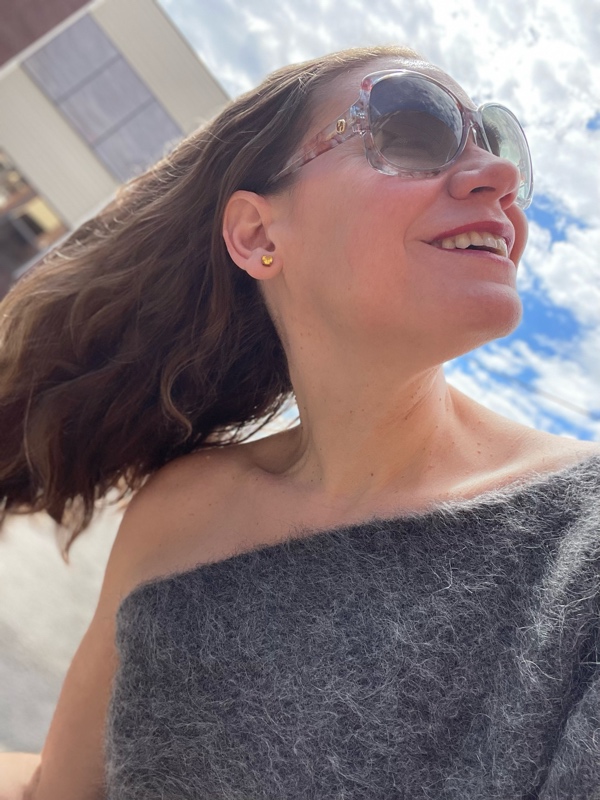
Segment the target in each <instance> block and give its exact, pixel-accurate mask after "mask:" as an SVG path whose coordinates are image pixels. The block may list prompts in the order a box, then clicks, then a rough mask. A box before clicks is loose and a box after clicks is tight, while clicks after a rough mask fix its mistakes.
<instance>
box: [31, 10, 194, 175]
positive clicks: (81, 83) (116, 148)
mask: <svg viewBox="0 0 600 800" xmlns="http://www.w3.org/2000/svg"><path fill="white" fill-rule="evenodd" d="M23 66H24V68H25V69H26V71H27V72H28V73H29V75H30V76H31V77H32V78H33V79H34V80H35V81H36V83H37V84H38V85H39V86H40V88H41V89H42V91H44V93H45V94H46V95H47V97H48V98H49V99H50V100H52V102H53V103H54V104H55V105H56V106H57V107H58V108H59V109H60V111H61V112H62V113H63V114H64V116H65V117H66V118H67V119H68V120H69V122H70V124H71V125H72V126H73V127H74V128H75V129H76V130H77V131H78V133H79V134H80V135H81V136H82V137H83V138H84V139H85V141H86V142H87V143H88V145H89V146H90V147H91V148H92V150H93V151H94V152H95V153H96V155H97V157H98V158H99V159H100V161H102V162H103V164H104V165H105V166H106V167H107V168H108V169H109V170H110V172H111V173H112V174H113V175H114V176H115V177H116V178H117V179H118V180H119V181H122V182H124V181H126V180H128V179H129V178H131V177H132V176H133V175H135V174H137V173H139V172H142V171H143V170H144V169H146V168H147V167H149V166H150V165H151V164H153V163H154V162H155V161H157V160H158V159H159V158H160V157H161V156H162V155H163V154H164V153H165V152H166V150H167V149H168V148H170V147H171V146H172V145H173V144H175V143H176V142H177V141H178V140H179V139H181V137H182V135H183V132H182V131H181V129H180V128H179V126H178V125H177V124H176V123H175V121H174V120H173V118H172V117H171V116H170V115H169V114H168V113H167V112H166V111H165V109H164V108H163V107H162V105H161V104H160V103H159V102H158V100H157V99H156V97H155V96H154V94H153V93H152V92H151V90H150V89H149V88H148V87H147V86H146V84H145V83H144V82H143V81H142V80H141V79H140V77H139V76H138V75H137V73H136V72H135V71H134V70H133V69H132V68H131V66H130V65H129V64H128V63H127V61H126V60H125V58H123V56H122V54H121V53H120V52H119V50H117V48H116V47H115V45H114V44H113V43H112V42H111V40H110V39H109V38H108V36H107V35H106V34H105V33H104V31H103V30H102V29H101V28H100V26H99V25H98V24H97V23H96V22H95V21H94V20H93V19H92V18H91V17H90V16H84V17H82V18H81V19H79V20H77V22H74V23H73V24H72V25H71V26H70V27H69V28H67V29H66V30H65V31H63V32H62V33H60V34H59V35H58V36H56V37H54V39H52V40H51V41H50V42H48V44H46V45H44V47H42V48H40V49H39V50H38V51H36V52H35V53H34V54H33V55H32V56H30V57H29V58H28V59H26V60H25V61H24V62H23Z"/></svg>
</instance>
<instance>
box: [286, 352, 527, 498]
mask: <svg viewBox="0 0 600 800" xmlns="http://www.w3.org/2000/svg"><path fill="white" fill-rule="evenodd" d="M375 373H376V374H377V380H375ZM354 374H355V375H357V374H358V378H356V379H354V378H352V376H351V375H349V373H348V372H345V373H344V374H343V375H340V374H338V375H336V376H328V380H327V381H326V382H325V381H323V382H319V383H317V382H315V383H313V384H312V385H310V386H306V385H303V386H302V387H300V391H299V392H298V391H297V393H296V396H297V401H298V408H299V412H300V422H301V424H300V426H299V427H298V429H297V433H296V436H297V438H296V446H295V452H294V456H293V461H292V464H291V466H290V467H289V468H288V469H287V470H286V476H287V477H289V478H291V479H293V480H294V483H295V484H296V485H298V486H299V487H302V488H305V489H306V490H310V492H311V494H314V495H315V496H318V497H319V498H321V499H322V501H323V502H325V503H327V504H330V505H335V506H337V507H352V506H355V505H357V504H359V503H369V502H372V501H373V500H374V499H377V498H383V497H386V496H389V495H390V494H394V495H395V496H405V497H406V498H410V499H414V498H415V497H426V496H431V494H432V493H433V494H440V493H442V494H443V493H444V491H446V490H448V487H450V486H455V485H456V484H457V483H464V484H468V482H469V480H474V479H475V477H476V476H477V475H478V474H481V472H482V471H484V470H485V469H486V466H487V467H488V468H489V467H490V465H491V462H492V459H495V460H496V461H497V460H498V459H499V458H500V460H501V459H502V458H503V457H504V456H505V455H506V454H507V453H508V452H510V451H513V452H514V448H515V446H516V442H515V431H514V426H511V434H510V435H508V436H507V437H506V442H505V447H504V451H501V452H499V448H498V441H497V439H498V437H493V436H490V433H489V430H490V423H493V424H494V430H495V431H496V432H499V428H501V427H502V424H503V423H501V422H500V423H499V422H498V421H499V420H500V419H501V418H500V417H498V416H497V415H495V414H493V412H490V411H488V410H487V409H485V408H483V406H480V405H479V404H478V403H476V402H475V401H473V400H470V399H469V398H467V397H466V396H465V395H463V394H462V393H461V392H459V391H457V390H456V389H454V388H453V387H451V386H448V384H447V383H446V380H445V376H444V373H443V369H442V368H441V367H436V368H434V369H431V370H429V371H427V372H424V373H421V374H419V375H416V376H413V377H412V378H409V379H406V380H405V381H403V382H399V381H398V380H396V381H394V380H393V379H390V380H389V381H388V382H387V384H385V385H383V384H382V381H381V369H379V368H378V369H377V370H376V369H375V368H373V375H372V376H370V375H369V374H366V373H365V371H362V372H360V373H354ZM334 378H335V379H334ZM370 378H372V380H371V379H370ZM325 383H326V384H327V385H324V384H325ZM484 423H485V424H484ZM484 429H485V430H487V433H486V434H484V433H482V432H481V431H483V430H484ZM506 432H507V434H508V428H507V431H506ZM501 438H502V437H501ZM517 438H518V436H517ZM492 439H495V441H494V442H493V443H492V441H491V440H492Z"/></svg>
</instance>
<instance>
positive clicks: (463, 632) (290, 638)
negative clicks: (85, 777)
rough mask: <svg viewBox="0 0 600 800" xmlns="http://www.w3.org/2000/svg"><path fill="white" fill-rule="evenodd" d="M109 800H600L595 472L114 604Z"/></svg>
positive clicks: (390, 523)
mask: <svg viewBox="0 0 600 800" xmlns="http://www.w3.org/2000/svg"><path fill="white" fill-rule="evenodd" d="M116 641H117V646H118V651H119V655H120V665H119V669H118V671H117V673H116V675H115V679H114V685H113V691H112V697H111V701H110V705H109V711H108V716H107V725H106V732H105V747H106V752H105V756H106V785H107V797H108V799H109V800H159V798H160V800H300V799H301V798H302V800H359V799H360V800H600V456H593V457H592V458H587V459H586V460H585V461H582V462H580V463H578V464H576V465H574V466H571V467H568V468H567V469H563V470H561V471H560V472H554V473H552V474H550V475H537V476H536V477H534V478H533V479H531V478H530V479H529V480H528V481H527V482H521V484H519V485H517V484H513V485H512V486H510V487H507V488H505V489H503V490H498V491H494V492H490V493H487V494H485V495H482V496H480V497H478V498H475V499H473V500H470V501H461V502H456V503H449V504H445V505H441V506H439V507H438V508H436V509H433V510H430V511H428V512H426V513H422V514H418V515H411V516H404V517H397V518H394V519H371V520H369V521H367V522H364V523H362V524H352V525H349V526H343V527H338V528H335V529H328V530H321V531H316V532H315V531H300V530H296V531H294V533H293V535H292V536H291V537H290V538H288V539H286V540H285V541H283V542H280V543H277V544H275V545H269V546H266V547H261V548H260V549H256V550H254V551H252V552H249V553H238V554H236V555H234V556H232V557H230V558H228V559H226V560H224V561H220V562H217V563H212V564H205V565H199V566H196V567H195V568H193V569H191V570H189V571H186V572H184V573H177V574H173V575H168V576H166V577H161V578H158V579H155V580H153V581H150V582H147V583H144V584H142V585H141V586H138V587H136V589H134V591H133V592H132V593H131V594H129V595H128V596H127V597H126V598H125V599H124V600H123V602H122V603H121V606H120V608H119V611H118V614H117V633H116Z"/></svg>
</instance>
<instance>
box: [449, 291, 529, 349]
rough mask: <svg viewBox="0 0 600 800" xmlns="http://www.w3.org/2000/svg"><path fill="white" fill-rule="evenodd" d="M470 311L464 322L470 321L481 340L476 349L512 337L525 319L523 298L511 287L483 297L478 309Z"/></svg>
mask: <svg viewBox="0 0 600 800" xmlns="http://www.w3.org/2000/svg"><path fill="white" fill-rule="evenodd" d="M470 311H471V313H465V316H464V318H463V321H465V322H466V321H467V320H468V321H469V323H470V324H469V328H470V329H471V331H472V333H473V334H474V335H475V337H476V338H477V339H478V340H479V341H478V343H477V344H476V345H475V347H479V346H480V345H482V344H485V343H487V342H491V341H493V340H494V339H501V338H503V337H505V336H508V335H510V334H511V333H513V331H515V330H516V329H517V328H518V327H519V325H520V324H521V320H522V318H523V304H522V302H521V298H520V297H519V295H518V294H517V292H516V291H515V290H514V289H510V288H509V287H503V289H502V290H499V291H494V292H493V293H491V295H486V297H481V298H480V302H478V303H477V305H476V308H475V309H471V310H470Z"/></svg>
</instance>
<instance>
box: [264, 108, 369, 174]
mask: <svg viewBox="0 0 600 800" xmlns="http://www.w3.org/2000/svg"><path fill="white" fill-rule="evenodd" d="M359 132H360V131H359V129H358V127H357V125H356V113H355V109H354V106H352V108H349V109H348V111H347V112H346V113H345V114H344V116H342V117H338V119H336V121H335V122H332V123H331V125H328V126H327V127H326V128H323V130H322V131H319V133H317V134H316V136H314V137H313V138H312V139H311V140H310V141H308V142H307V143H306V144H305V145H304V147H303V148H301V149H300V150H298V151H297V152H296V153H294V155H293V156H292V157H291V158H290V159H289V160H288V162H287V163H286V165H285V166H284V168H283V169H282V170H281V171H280V172H278V173H277V175H276V176H275V177H274V179H273V180H274V181H276V180H279V179H280V178H283V177H285V176H286V175H290V174H291V173H292V172H295V171H296V170H297V169H300V167H303V166H304V165H305V164H308V162H309V161H312V160H313V158H317V156H320V155H322V154H323V153H326V152H327V151H328V150H333V148H334V147H337V146H338V145H339V144H343V143H344V142H345V141H347V140H348V139H350V138H351V137H352V136H355V135H356V134H357V133H359Z"/></svg>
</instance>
